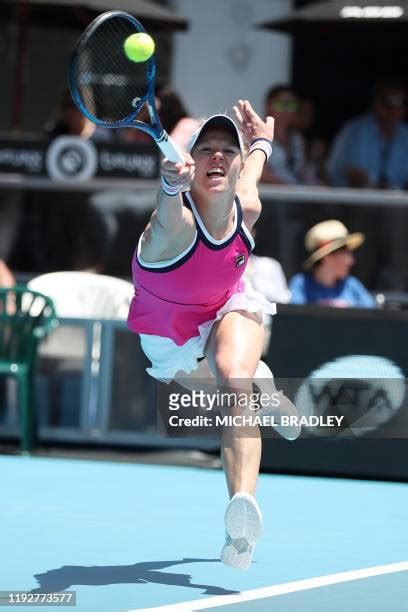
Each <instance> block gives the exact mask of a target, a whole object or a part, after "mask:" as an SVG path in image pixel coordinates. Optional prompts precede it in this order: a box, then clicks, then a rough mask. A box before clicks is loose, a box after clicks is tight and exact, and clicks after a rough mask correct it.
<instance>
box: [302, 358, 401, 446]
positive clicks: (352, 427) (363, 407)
mask: <svg viewBox="0 0 408 612" xmlns="http://www.w3.org/2000/svg"><path fill="white" fill-rule="evenodd" d="M405 393H406V381H405V377H404V375H403V373H402V371H401V369H400V368H399V367H398V365H396V364H395V363H394V362H393V361H391V359H388V358H385V357H378V356H375V355H347V356H344V357H339V358H337V359H334V360H333V361H330V362H328V363H325V364H323V365H322V366H321V367H320V368H318V369H316V370H314V371H313V372H311V373H310V374H309V376H308V377H307V378H306V379H305V380H303V382H302V384H301V386H300V387H299V389H298V391H297V394H296V399H295V403H296V407H297V409H298V411H299V413H300V414H301V415H302V416H306V417H310V416H318V417H321V416H328V415H336V416H338V415H341V416H344V419H343V421H342V426H343V432H342V433H340V435H342V436H344V437H347V436H348V437H350V436H351V437H361V436H364V435H366V434H367V433H370V432H374V431H376V430H378V429H380V428H381V427H384V426H385V424H386V423H388V422H389V421H391V419H393V418H394V417H395V416H396V415H397V414H398V413H399V412H400V410H401V407H402V405H403V402H404V398H405ZM307 429H308V431H309V433H313V434H314V435H318V436H325V435H330V433H329V432H328V430H327V429H326V428H323V427H321V428H310V429H309V428H307ZM384 433H385V430H384ZM399 433H401V432H399ZM332 435H337V436H338V435H339V432H338V431H337V432H334V433H332ZM405 435H406V433H405Z"/></svg>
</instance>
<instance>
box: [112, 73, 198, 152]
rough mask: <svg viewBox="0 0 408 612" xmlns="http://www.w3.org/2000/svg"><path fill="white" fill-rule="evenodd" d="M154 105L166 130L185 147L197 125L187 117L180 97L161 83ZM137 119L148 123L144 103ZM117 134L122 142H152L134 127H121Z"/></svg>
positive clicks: (195, 121)
mask: <svg viewBox="0 0 408 612" xmlns="http://www.w3.org/2000/svg"><path fill="white" fill-rule="evenodd" d="M156 107H157V111H158V114H159V117H160V121H161V123H162V125H163V127H164V129H165V130H166V132H167V133H168V134H170V136H171V137H172V139H173V140H174V142H175V143H176V144H177V145H179V147H180V148H182V149H186V148H187V144H188V143H189V142H190V139H191V135H192V133H193V132H194V130H196V129H197V128H198V126H199V122H198V121H197V119H193V118H191V117H189V115H188V112H187V110H186V108H185V106H184V104H183V102H182V100H181V98H180V97H179V95H178V94H177V93H176V92H175V91H174V90H173V89H171V87H169V86H168V85H162V86H159V87H158V88H157V89H156ZM138 119H139V120H140V121H144V122H145V123H150V120H149V113H148V109H147V106H146V105H145V106H144V107H143V109H142V110H141V112H140V113H139V115H138ZM118 135H119V138H120V140H122V141H123V142H138V143H139V142H142V143H144V142H148V143H152V138H151V136H149V135H148V134H146V133H145V132H142V131H141V130H135V129H134V128H122V129H121V130H119V132H118Z"/></svg>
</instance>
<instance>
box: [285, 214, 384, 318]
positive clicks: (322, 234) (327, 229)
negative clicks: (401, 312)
mask: <svg viewBox="0 0 408 612" xmlns="http://www.w3.org/2000/svg"><path fill="white" fill-rule="evenodd" d="M364 240H365V236H364V234H362V233H360V232H356V233H354V234H350V233H349V232H348V230H347V228H346V227H345V226H344V225H343V223H341V221H337V220H335V219H330V220H328V221H323V222H321V223H318V224H317V225H314V226H313V227H312V228H311V229H310V230H309V231H308V232H307V234H306V236H305V247H306V251H307V252H308V253H309V257H308V258H307V259H306V261H305V262H304V268H305V273H300V274H296V276H294V277H293V278H292V280H291V282H290V290H291V293H292V297H291V303H292V304H321V305H325V306H337V307H340V308H344V307H350V306H351V307H353V306H354V307H357V308H373V307H374V306H375V301H374V298H373V297H372V296H371V295H370V293H369V292H368V291H367V289H366V288H365V287H364V286H363V285H362V283H361V282H360V281H359V280H358V279H357V278H355V277H354V276H351V275H350V270H351V268H352V266H353V265H354V262H355V259H354V254H353V251H354V249H357V248H358V247H359V246H361V245H362V244H363V242H364Z"/></svg>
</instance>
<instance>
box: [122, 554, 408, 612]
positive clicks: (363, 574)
mask: <svg viewBox="0 0 408 612" xmlns="http://www.w3.org/2000/svg"><path fill="white" fill-rule="evenodd" d="M407 570H408V561H401V562H400V563H389V564H388V565H377V566H376V567H367V568H365V569H360V570H353V571H350V572H340V573H338V574H329V575H328V576H318V577H317V578H308V579H306V580H296V581H295V582H285V583H283V584H275V585H274V586H269V587H263V588H262V589H252V590H250V591H243V592H242V593H238V594H237V595H219V596H218V597H211V598H209V599H196V600H194V601H186V602H180V603H176V604H170V605H165V606H158V607H155V608H135V609H133V610H127V611H126V612H151V610H157V611H160V612H195V610H203V609H207V608H218V607H219V606H225V605H227V604H234V603H244V602H246V601H252V600H254V599H263V598H265V597H276V596H277V595H286V594H287V593H296V592H297V591H306V590H308V589H316V588H318V587H323V586H328V585H330V584H339V583H341V582H351V581H352V580H361V579H362V578H370V577H371V576H382V575H384V574H393V573H395V572H403V571H407Z"/></svg>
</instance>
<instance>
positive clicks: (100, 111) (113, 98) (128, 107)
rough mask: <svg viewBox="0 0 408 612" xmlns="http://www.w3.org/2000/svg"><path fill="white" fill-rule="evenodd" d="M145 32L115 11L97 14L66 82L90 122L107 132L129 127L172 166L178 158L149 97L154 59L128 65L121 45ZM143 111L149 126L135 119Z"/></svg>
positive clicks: (77, 104) (74, 56) (77, 52)
mask: <svg viewBox="0 0 408 612" xmlns="http://www.w3.org/2000/svg"><path fill="white" fill-rule="evenodd" d="M138 32H145V30H144V28H143V26H142V24H141V23H139V21H138V20H137V19H135V18H134V17H132V16H131V15H128V14H127V13H123V12H121V11H109V12H107V13H103V14H102V15H99V17H97V18H96V19H95V20H94V21H93V22H92V23H91V24H90V25H89V26H88V27H87V29H86V30H85V31H84V33H83V34H82V35H81V37H80V39H79V40H78V43H77V45H76V47H75V50H74V52H73V55H72V59H71V64H70V70H69V83H70V89H71V94H72V98H73V100H74V102H75V104H76V106H77V107H78V109H79V110H80V111H81V112H82V113H83V114H84V115H85V116H86V117H88V119H90V120H91V121H92V122H93V123H95V124H97V125H100V126H103V127H107V128H120V127H134V128H136V129H138V130H142V131H143V132H147V134H149V135H150V136H152V138H154V140H155V141H156V143H157V145H158V146H159V147H160V149H161V151H162V153H163V154H164V156H165V157H167V158H168V159H169V160H170V161H172V162H183V161H184V159H183V156H182V154H181V152H180V150H179V149H178V148H177V146H176V145H175V144H174V142H173V141H172V140H171V138H170V137H169V135H168V134H167V132H166V131H165V130H164V129H163V126H162V124H161V122H160V119H159V116H158V113H157V109H156V102H155V96H154V87H155V75H156V65H155V61H154V55H152V56H151V57H150V58H149V59H148V60H147V61H145V62H133V61H131V60H130V59H128V57H127V56H126V54H125V51H124V47H123V45H124V42H125V40H126V39H127V38H128V36H131V35H132V34H136V33H138ZM145 105H146V106H147V110H148V114H149V118H150V122H151V123H150V124H149V123H145V122H144V121H141V120H140V119H137V116H138V115H139V113H140V111H141V110H142V108H144V107H145Z"/></svg>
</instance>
